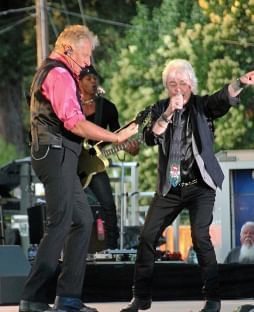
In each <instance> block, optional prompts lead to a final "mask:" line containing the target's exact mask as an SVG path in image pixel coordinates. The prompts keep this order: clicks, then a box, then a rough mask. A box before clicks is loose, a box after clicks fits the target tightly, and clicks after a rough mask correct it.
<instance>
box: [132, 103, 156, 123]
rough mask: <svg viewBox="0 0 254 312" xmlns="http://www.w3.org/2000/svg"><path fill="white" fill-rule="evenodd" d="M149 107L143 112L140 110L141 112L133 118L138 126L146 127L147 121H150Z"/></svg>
mask: <svg viewBox="0 0 254 312" xmlns="http://www.w3.org/2000/svg"><path fill="white" fill-rule="evenodd" d="M151 109H152V107H151V106H148V107H146V108H145V109H144V110H142V111H141V112H139V113H138V114H137V116H136V118H135V122H136V123H137V124H138V125H143V126H144V125H146V124H147V123H148V122H149V121H151V116H152V113H151Z"/></svg>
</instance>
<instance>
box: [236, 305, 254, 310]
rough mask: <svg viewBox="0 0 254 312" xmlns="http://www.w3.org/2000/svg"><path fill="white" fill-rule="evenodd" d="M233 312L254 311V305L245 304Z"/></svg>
mask: <svg viewBox="0 0 254 312" xmlns="http://www.w3.org/2000/svg"><path fill="white" fill-rule="evenodd" d="M233 312H254V305H252V304H244V305H242V306H240V307H238V308H236V309H235V310H234V311H233Z"/></svg>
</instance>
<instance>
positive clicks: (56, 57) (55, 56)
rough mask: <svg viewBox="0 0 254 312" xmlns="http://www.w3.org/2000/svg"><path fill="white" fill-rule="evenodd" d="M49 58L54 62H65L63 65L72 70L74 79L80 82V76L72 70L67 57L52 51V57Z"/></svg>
mask: <svg viewBox="0 0 254 312" xmlns="http://www.w3.org/2000/svg"><path fill="white" fill-rule="evenodd" d="M49 58H50V59H53V60H57V61H61V62H63V63H64V64H65V65H66V66H67V67H68V68H69V69H70V70H71V72H72V74H73V76H74V78H75V79H76V80H77V81H78V80H79V79H78V75H77V74H76V73H75V72H74V71H73V70H72V68H71V66H70V64H69V63H68V61H67V60H66V57H65V56H64V55H62V54H59V53H57V52H54V51H52V52H51V53H50V55H49Z"/></svg>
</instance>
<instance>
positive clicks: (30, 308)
mask: <svg viewBox="0 0 254 312" xmlns="http://www.w3.org/2000/svg"><path fill="white" fill-rule="evenodd" d="M45 310H48V311H51V308H50V306H49V305H48V304H47V303H44V302H33V301H27V300H21V301H20V304H19V312H44V311H45Z"/></svg>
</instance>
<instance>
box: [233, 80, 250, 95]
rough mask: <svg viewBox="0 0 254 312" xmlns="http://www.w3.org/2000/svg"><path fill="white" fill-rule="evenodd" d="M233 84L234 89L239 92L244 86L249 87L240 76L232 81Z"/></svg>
mask: <svg viewBox="0 0 254 312" xmlns="http://www.w3.org/2000/svg"><path fill="white" fill-rule="evenodd" d="M231 86H232V88H233V90H234V91H235V92H238V91H241V90H243V89H244V88H246V87H247V85H246V84H245V83H243V82H242V81H241V80H240V78H238V79H236V80H234V81H233V82H232V83H231Z"/></svg>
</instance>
